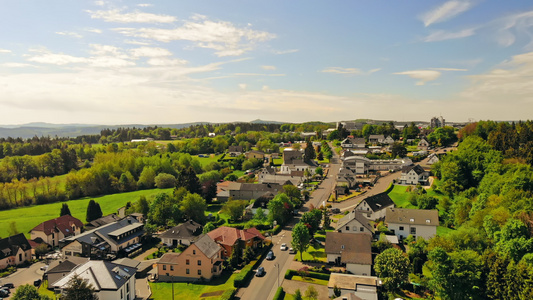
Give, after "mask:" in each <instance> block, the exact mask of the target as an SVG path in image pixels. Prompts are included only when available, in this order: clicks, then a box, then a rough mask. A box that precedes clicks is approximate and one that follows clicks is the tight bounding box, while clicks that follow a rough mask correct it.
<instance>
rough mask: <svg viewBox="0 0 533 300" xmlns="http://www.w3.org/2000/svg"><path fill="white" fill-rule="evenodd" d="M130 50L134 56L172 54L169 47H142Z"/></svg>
mask: <svg viewBox="0 0 533 300" xmlns="http://www.w3.org/2000/svg"><path fill="white" fill-rule="evenodd" d="M130 52H131V54H132V55H133V56H134V57H143V56H144V57H162V56H171V55H172V52H170V51H169V50H167V49H163V48H154V47H140V48H136V49H132V50H130Z"/></svg>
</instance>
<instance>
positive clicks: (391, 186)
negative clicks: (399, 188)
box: [383, 182, 394, 194]
mask: <svg viewBox="0 0 533 300" xmlns="http://www.w3.org/2000/svg"><path fill="white" fill-rule="evenodd" d="M393 188H394V184H393V183H392V182H391V184H389V187H388V188H387V189H386V190H385V191H384V192H383V193H384V194H388V193H390V191H392V189H393Z"/></svg>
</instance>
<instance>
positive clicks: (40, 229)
mask: <svg viewBox="0 0 533 300" xmlns="http://www.w3.org/2000/svg"><path fill="white" fill-rule="evenodd" d="M82 227H83V223H82V222H81V221H80V220H78V219H76V218H74V217H73V216H71V215H64V216H61V217H59V218H55V219H52V220H48V221H45V222H42V223H41V224H39V225H37V226H35V227H34V228H33V229H32V230H30V234H31V239H32V240H35V239H36V238H41V239H43V241H44V242H45V243H47V244H48V245H51V246H52V247H56V246H57V245H59V241H60V240H62V239H64V238H66V237H69V236H73V235H77V234H80V233H81V228H82Z"/></svg>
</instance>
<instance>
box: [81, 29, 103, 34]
mask: <svg viewBox="0 0 533 300" xmlns="http://www.w3.org/2000/svg"><path fill="white" fill-rule="evenodd" d="M85 31H87V32H92V33H102V30H101V29H98V28H87V29H85Z"/></svg>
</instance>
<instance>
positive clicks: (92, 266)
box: [48, 260, 137, 300]
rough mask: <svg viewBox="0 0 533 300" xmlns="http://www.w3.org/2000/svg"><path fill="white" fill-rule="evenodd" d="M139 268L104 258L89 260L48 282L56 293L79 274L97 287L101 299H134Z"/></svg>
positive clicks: (96, 290) (97, 293) (61, 291)
mask: <svg viewBox="0 0 533 300" xmlns="http://www.w3.org/2000/svg"><path fill="white" fill-rule="evenodd" d="M136 271H137V269H135V268H130V267H125V266H122V265H118V264H114V263H112V262H108V261H102V260H89V261H87V262H86V263H84V264H82V265H80V266H78V267H77V268H74V269H73V270H72V272H70V273H69V274H67V275H66V276H64V277H62V278H61V279H59V280H58V281H56V282H53V283H50V282H49V284H48V287H49V288H50V287H51V288H53V289H54V290H55V291H56V293H63V290H64V289H65V288H67V287H68V285H69V281H70V279H72V277H74V276H79V277H81V278H82V279H83V280H85V281H86V282H87V283H88V284H90V285H92V286H93V288H94V289H95V292H96V295H97V296H98V299H101V300H115V299H116V300H124V299H126V300H133V299H135V298H136V293H135V273H136Z"/></svg>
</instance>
